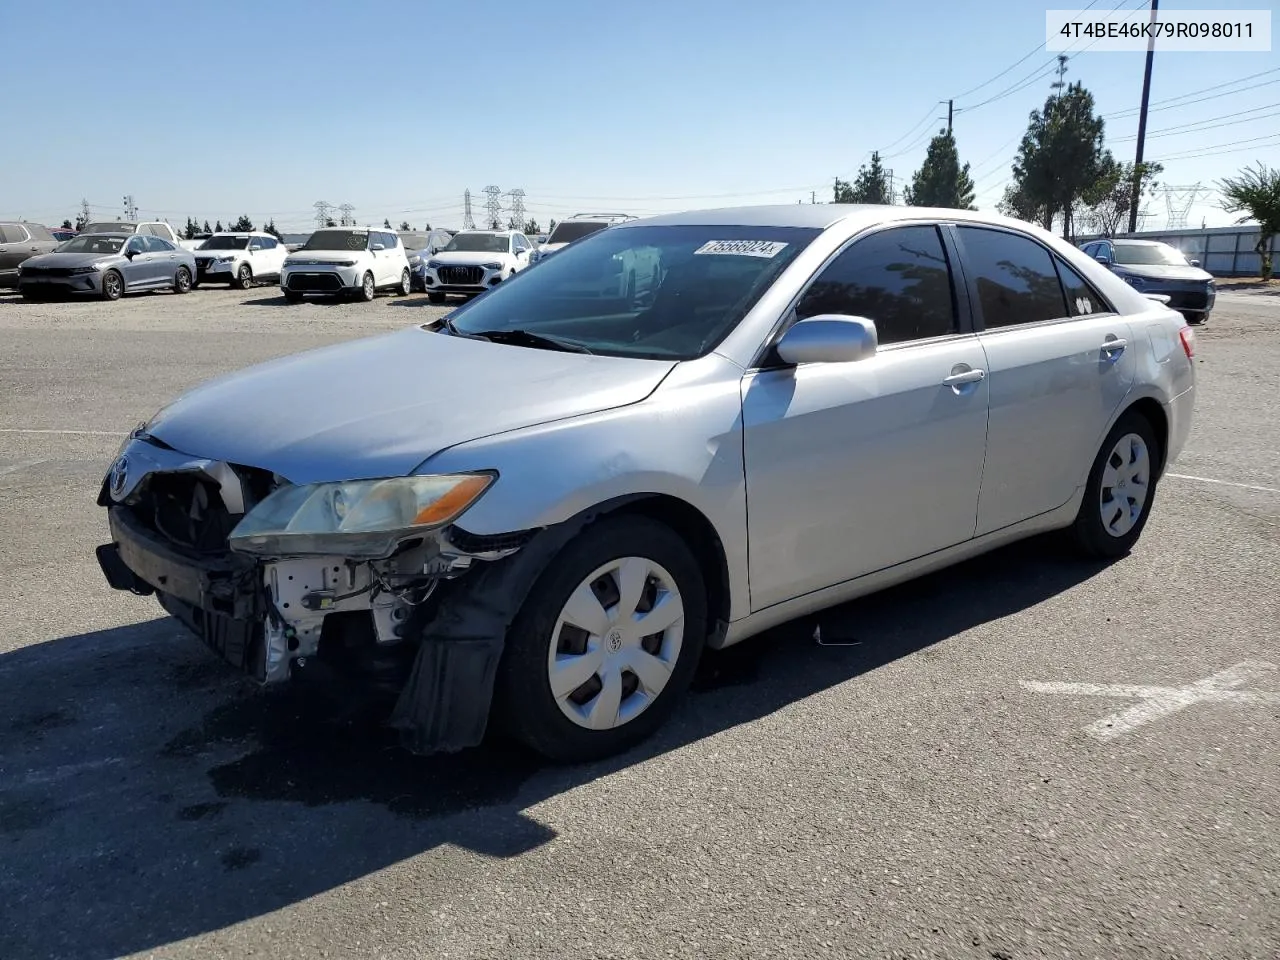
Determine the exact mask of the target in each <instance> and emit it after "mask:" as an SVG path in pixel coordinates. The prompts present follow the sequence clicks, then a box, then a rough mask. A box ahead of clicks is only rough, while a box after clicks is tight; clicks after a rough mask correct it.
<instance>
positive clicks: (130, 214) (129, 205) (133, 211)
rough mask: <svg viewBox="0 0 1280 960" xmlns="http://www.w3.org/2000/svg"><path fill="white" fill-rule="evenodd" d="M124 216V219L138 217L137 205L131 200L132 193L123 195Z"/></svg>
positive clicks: (135, 218)
mask: <svg viewBox="0 0 1280 960" xmlns="http://www.w3.org/2000/svg"><path fill="white" fill-rule="evenodd" d="M124 218H125V219H126V220H137V219H138V205H137V204H136V203H134V202H133V194H131V193H126V194H125V195H124Z"/></svg>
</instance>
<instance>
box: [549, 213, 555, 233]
mask: <svg viewBox="0 0 1280 960" xmlns="http://www.w3.org/2000/svg"><path fill="white" fill-rule="evenodd" d="M555 231H556V219H555V217H552V218H551V222H550V223H548V224H547V234H548V235H550V234H553V233H555Z"/></svg>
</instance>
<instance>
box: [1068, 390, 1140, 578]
mask: <svg viewBox="0 0 1280 960" xmlns="http://www.w3.org/2000/svg"><path fill="white" fill-rule="evenodd" d="M1160 456H1161V453H1160V442H1159V440H1158V439H1157V438H1156V434H1155V430H1153V429H1152V427H1151V424H1150V422H1149V421H1148V420H1147V418H1146V417H1144V416H1143V415H1142V414H1140V413H1137V412H1135V411H1132V410H1131V411H1129V412H1128V413H1126V414H1124V416H1122V417H1121V418H1120V419H1119V420H1118V421H1117V422H1116V425H1115V426H1114V427H1112V428H1111V432H1110V433H1108V434H1107V438H1106V439H1105V440H1104V441H1103V442H1102V447H1101V449H1100V450H1099V451H1098V455H1097V457H1096V458H1095V459H1094V462H1093V469H1092V470H1090V471H1089V480H1088V483H1087V484H1086V485H1085V490H1084V500H1083V502H1082V503H1081V504H1080V512H1079V513H1078V514H1077V515H1076V520H1075V524H1074V525H1073V526H1072V534H1073V536H1074V539H1075V542H1076V546H1077V548H1078V549H1079V550H1080V551H1081V552H1083V553H1084V554H1086V555H1088V556H1091V557H1102V558H1114V557H1122V556H1124V555H1125V554H1127V553H1128V552H1129V551H1130V550H1131V549H1133V545H1134V544H1135V543H1137V542H1138V538H1139V537H1140V536H1142V530H1143V528H1144V527H1145V526H1146V525H1147V517H1148V516H1149V515H1150V513H1151V506H1152V504H1153V503H1154V501H1155V495H1156V483H1157V480H1158V477H1157V472H1158V469H1159V463H1160Z"/></svg>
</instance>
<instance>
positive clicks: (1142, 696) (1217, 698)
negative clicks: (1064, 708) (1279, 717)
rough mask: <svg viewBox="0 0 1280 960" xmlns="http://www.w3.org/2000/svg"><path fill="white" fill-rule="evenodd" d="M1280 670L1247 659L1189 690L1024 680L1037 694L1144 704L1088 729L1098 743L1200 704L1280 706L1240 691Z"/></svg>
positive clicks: (1278, 696)
mask: <svg viewBox="0 0 1280 960" xmlns="http://www.w3.org/2000/svg"><path fill="white" fill-rule="evenodd" d="M1276 670H1277V667H1276V665H1275V664H1274V663H1267V662H1266V661H1263V660H1246V661H1245V662H1243V663H1237V664H1236V665H1235V666H1234V667H1228V668H1227V669H1226V670H1222V671H1220V672H1218V673H1215V674H1214V675H1213V676H1211V677H1207V678H1206V679H1204V680H1198V681H1196V682H1195V683H1193V684H1191V685H1189V686H1186V687H1155V686H1147V685H1141V684H1121V683H1117V684H1105V683H1036V682H1032V681H1028V680H1024V681H1022V686H1023V687H1024V688H1025V689H1027V690H1033V691H1035V692H1037V693H1063V694H1074V695H1076V696H1091V697H1120V698H1124V699H1138V700H1141V701H1142V702H1141V703H1138V704H1135V705H1134V706H1132V707H1129V708H1128V709H1127V710H1121V711H1119V712H1118V713H1113V714H1111V715H1109V716H1106V717H1103V718H1102V719H1101V720H1098V721H1096V722H1094V723H1091V724H1089V726H1087V727H1085V728H1084V730H1085V733H1087V734H1089V735H1090V736H1092V737H1096V738H1097V739H1099V740H1111V739H1114V738H1115V737H1118V736H1120V734H1122V733H1128V732H1130V731H1131V730H1135V729H1137V728H1138V727H1140V726H1142V725H1143V724H1144V723H1150V722H1151V721H1152V720H1159V719H1160V718H1161V717H1167V716H1171V715H1172V714H1175V713H1177V712H1178V711H1180V710H1185V709H1186V708H1187V707H1190V706H1194V705H1195V704H1197V703H1234V704H1238V705H1248V704H1264V705H1269V706H1280V693H1253V692H1250V691H1246V690H1237V689H1236V688H1237V687H1242V686H1244V685H1245V684H1246V683H1249V682H1250V681H1252V680H1258V679H1261V678H1262V677H1264V676H1269V675H1271V674H1272V673H1274V672H1275V671H1276Z"/></svg>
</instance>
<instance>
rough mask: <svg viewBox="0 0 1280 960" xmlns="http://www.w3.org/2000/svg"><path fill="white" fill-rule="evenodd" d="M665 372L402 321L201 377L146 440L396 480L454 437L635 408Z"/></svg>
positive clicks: (189, 450)
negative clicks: (386, 330) (401, 326)
mask: <svg viewBox="0 0 1280 960" xmlns="http://www.w3.org/2000/svg"><path fill="white" fill-rule="evenodd" d="M674 366H675V363H674V362H671V361H664V360H642V359H632V358H619V357H600V356H592V355H589V354H579V353H562V352H559V351H553V350H535V349H530V348H527V347H516V346H510V345H505V344H497V343H490V342H489V341H485V340H473V339H470V338H466V337H455V336H450V335H449V334H446V333H434V332H430V331H426V330H423V329H421V328H419V327H412V328H410V329H408V330H402V331H399V332H396V333H391V334H384V335H382V336H377V337H370V338H367V339H363V340H356V341H353V342H349V343H342V344H337V345H335V346H331V347H322V348H320V349H318V350H311V351H308V352H306V353H301V354H296V355H294V356H291V357H284V358H282V359H279V360H273V361H270V362H268V363H265V364H261V365H259V366H255V367H250V368H248V369H247V370H242V371H240V372H238V373H233V374H230V375H228V376H225V377H221V378H219V379H217V380H213V381H210V382H208V383H205V384H203V385H201V386H199V387H197V388H196V389H194V390H192V391H191V392H189V393H187V394H185V395H184V396H182V397H180V398H179V399H178V400H176V401H174V402H173V403H171V404H170V405H169V406H167V407H165V408H164V409H163V410H161V411H160V413H159V414H157V415H156V417H155V418H153V420H152V422H151V424H150V425H149V427H148V433H150V434H151V435H152V436H154V437H156V438H157V439H159V440H161V441H163V442H164V443H167V444H169V445H170V446H171V447H173V448H175V449H176V450H179V451H181V452H183V453H186V454H188V455H191V456H196V457H205V458H209V459H213V460H225V461H229V462H231V463H236V464H241V465H244V466H251V467H259V468H262V469H265V470H272V471H274V472H276V473H278V474H280V475H281V476H283V477H285V478H287V479H288V480H290V481H291V482H293V483H318V482H323V481H333V480H359V479H367V478H372V477H390V476H403V475H405V474H408V473H409V472H411V471H412V470H413V469H414V468H415V467H416V466H418V465H419V464H420V463H422V461H424V460H426V459H427V458H428V457H430V456H432V455H433V454H435V453H437V452H439V451H441V450H444V449H445V448H447V447H451V446H454V445H455V444H458V443H464V442H466V441H468V440H474V439H478V438H480V437H486V436H491V435H493V434H496V433H503V432H505V431H508V430H516V429H519V428H521V427H528V426H534V425H536V424H540V423H547V422H549V421H552V420H560V419H564V418H566V417H573V416H578V415H581V414H588V413H594V412H596V411H600V410H607V409H610V408H613V407H619V406H624V405H626V404H631V403H637V402H639V401H640V400H643V399H644V398H645V397H647V396H648V395H649V394H650V393H652V392H653V390H654V389H655V388H656V387H657V386H658V384H659V383H661V382H662V379H663V378H664V377H665V376H666V375H667V374H668V373H669V372H670V371H671V369H672V368H673V367H674ZM476 466H477V468H481V467H483V466H484V464H477V465H476Z"/></svg>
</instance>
